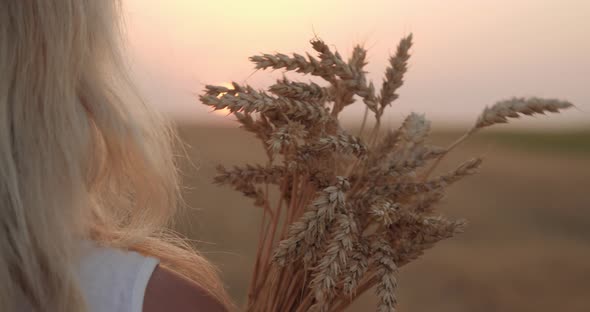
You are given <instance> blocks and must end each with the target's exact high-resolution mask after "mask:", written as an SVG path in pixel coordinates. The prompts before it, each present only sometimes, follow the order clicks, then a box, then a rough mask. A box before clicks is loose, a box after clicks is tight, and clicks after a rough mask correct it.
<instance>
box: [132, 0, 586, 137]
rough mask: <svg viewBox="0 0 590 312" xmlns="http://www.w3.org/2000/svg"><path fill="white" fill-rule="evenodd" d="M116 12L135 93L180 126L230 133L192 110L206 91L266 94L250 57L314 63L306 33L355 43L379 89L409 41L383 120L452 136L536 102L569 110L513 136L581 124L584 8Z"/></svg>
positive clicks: (267, 75) (434, 4)
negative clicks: (529, 99) (409, 120)
mask: <svg viewBox="0 0 590 312" xmlns="http://www.w3.org/2000/svg"><path fill="white" fill-rule="evenodd" d="M124 2H125V5H126V6H125V17H126V24H127V30H128V35H129V53H130V56H131V59H132V60H133V63H134V76H135V77H136V78H137V83H138V85H139V86H140V88H141V90H142V91H143V94H144V95H145V98H146V99H147V100H148V101H149V102H151V103H154V105H157V106H158V107H160V108H161V109H162V110H164V111H165V112H167V113H169V114H170V115H171V116H172V117H173V118H175V119H177V120H179V121H184V122H201V123H208V124H210V123H215V124H218V125H226V124H228V123H230V121H229V120H230V118H229V117H223V116H221V115H220V114H213V113H210V112H209V111H210V109H208V108H207V107H205V106H204V105H202V104H200V103H199V102H198V99H197V94H199V93H200V92H201V91H202V90H203V87H204V85H205V84H223V83H227V82H228V81H231V80H235V81H237V82H241V83H244V82H246V83H249V84H251V85H252V86H254V87H257V88H264V87H267V86H268V85H270V84H271V83H272V82H274V80H275V79H276V78H278V77H280V75H281V72H279V71H277V72H274V73H271V72H264V71H259V72H256V73H254V74H253V75H251V74H252V73H253V72H254V71H253V64H251V63H250V62H249V61H248V57H249V56H251V55H255V54H259V53H263V52H269V53H272V52H283V53H291V52H298V53H304V52H306V51H309V52H312V54H314V53H313V51H312V49H311V46H310V45H309V40H310V39H311V38H313V37H314V34H317V35H318V36H319V37H320V38H322V39H323V40H324V41H326V43H328V44H329V45H331V46H332V47H337V48H338V50H339V51H340V53H342V54H343V55H345V56H348V54H349V53H350V51H351V50H352V47H353V45H354V44H356V43H363V44H364V45H365V47H367V48H368V49H369V57H368V60H369V65H368V66H367V70H368V71H369V72H370V74H369V78H370V79H372V80H373V81H375V82H376V85H380V83H381V79H382V76H383V72H384V70H385V67H386V65H387V58H388V56H389V55H390V54H391V53H394V51H395V48H396V46H397V43H398V41H399V39H400V38H401V37H402V36H404V35H407V34H408V33H410V32H411V33H413V34H414V42H415V44H414V48H413V50H412V59H411V60H410V63H411V64H410V70H409V73H408V74H407V76H406V83H405V85H404V86H403V87H402V89H401V92H400V95H401V96H400V98H399V100H398V101H397V102H396V103H395V104H394V107H392V108H391V109H390V110H389V113H388V114H387V115H386V118H385V120H386V121H390V122H393V123H395V122H397V120H399V119H401V118H403V117H404V116H406V115H408V114H409V113H410V112H412V111H416V112H419V113H426V114H427V116H429V117H430V118H431V119H432V120H433V121H435V122H437V123H438V124H439V125H448V124H455V125H459V124H464V123H470V122H472V120H474V119H475V117H476V116H477V114H478V113H479V112H480V111H481V110H482V109H483V107H484V106H486V105H489V104H493V103H494V102H495V101H497V100H500V99H504V98H506V97H510V96H513V95H515V96H532V95H536V96H542V97H557V98H562V99H568V100H570V101H572V102H573V103H574V104H576V105H577V106H578V108H577V109H574V110H571V111H569V112H566V113H564V114H563V115H561V116H552V117H551V118H547V117H538V118H536V119H535V118H533V119H532V120H528V121H526V122H522V123H520V125H524V126H540V127H565V126H571V125H575V126H580V125H590V84H589V83H590V1H587V0H551V1H549V0H512V1H504V0H496V1H488V0H485V1H484V0H479V1H473V0H469V1H467V0H464V1H463V0H462V1H459V0H447V1H439V0H412V1H409V0H404V1H399V0H363V1H350V0H339V1H333V0H316V1H312V0H298V1H281V0H274V1H270V0H251V1H239V0H234V1H227V0H217V1H196V0H166V1H163V0H124ZM250 75H251V76H250ZM249 76H250V77H249ZM293 77H294V78H296V79H298V80H301V81H308V78H307V77H303V76H293ZM362 112H363V107H362V105H360V104H359V105H356V107H354V106H353V107H351V108H349V109H347V110H345V112H344V118H346V120H356V119H359V118H360V116H362Z"/></svg>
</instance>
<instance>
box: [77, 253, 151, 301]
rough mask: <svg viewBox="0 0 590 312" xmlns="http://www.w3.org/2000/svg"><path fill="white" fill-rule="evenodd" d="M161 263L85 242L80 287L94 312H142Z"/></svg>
mask: <svg viewBox="0 0 590 312" xmlns="http://www.w3.org/2000/svg"><path fill="white" fill-rule="evenodd" d="M158 263H159V261H158V260H157V259H155V258H152V257H146V256H143V255H141V254H139V253H136V252H131V251H124V250H120V249H116V248H109V247H101V246H98V245H96V244H94V243H93V242H83V246H82V248H81V256H80V265H79V275H78V276H79V283H80V287H81V289H82V293H83V295H84V297H85V299H86V304H87V306H88V310H89V311H91V312H103V311H104V312H107V311H109V312H142V310H143V302H144V295H145V291H146V288H147V285H148V282H149V281H150V278H151V276H152V273H153V272H154V270H155V268H156V267H157V265H158Z"/></svg>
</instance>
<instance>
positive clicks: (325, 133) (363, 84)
mask: <svg viewBox="0 0 590 312" xmlns="http://www.w3.org/2000/svg"><path fill="white" fill-rule="evenodd" d="M310 43H311V45H312V48H313V50H315V52H316V53H317V54H318V55H317V57H314V56H311V55H309V54H307V57H304V56H302V55H299V54H293V55H291V56H289V55H286V54H281V53H276V54H262V55H259V56H252V57H251V58H250V60H251V61H252V62H253V63H254V65H255V68H257V69H282V70H285V71H287V72H288V71H294V72H297V73H301V74H308V75H313V76H318V77H321V78H323V79H324V80H325V81H326V82H327V85H320V84H316V83H313V82H309V83H303V82H296V81H292V80H289V78H288V77H287V76H286V75H284V76H283V78H282V79H279V80H278V81H277V82H276V83H275V84H273V85H272V86H270V87H269V89H268V92H269V93H267V92H266V91H263V90H255V89H253V88H252V87H250V86H247V85H246V86H242V85H240V84H237V83H233V84H232V87H229V88H228V87H222V86H206V88H205V90H204V92H203V94H202V95H201V96H200V99H201V102H203V103H204V104H206V105H209V106H211V107H212V108H214V109H229V111H230V112H231V113H232V114H233V115H235V116H236V119H237V121H238V122H239V123H240V124H241V127H242V128H243V129H244V130H246V131H248V132H251V133H253V134H254V135H255V136H256V137H257V138H258V139H259V140H260V141H261V143H262V145H263V148H264V149H265V151H266V153H267V156H268V162H267V163H266V164H265V165H246V166H241V167H233V168H230V169H228V168H225V167H222V166H220V167H218V172H219V174H218V176H217V177H216V178H215V181H214V182H215V183H217V184H224V185H229V186H231V187H233V188H234V189H235V190H237V191H239V192H242V193H243V194H244V195H245V196H246V197H249V198H252V199H254V204H255V205H256V206H259V207H261V208H262V209H263V211H264V216H265V217H264V218H263V224H262V228H261V233H260V234H261V235H260V241H259V247H258V251H257V259H256V265H255V268H254V274H253V277H252V281H251V286H250V290H249V296H248V298H249V299H248V303H247V305H246V310H248V311H309V310H317V311H340V310H342V309H344V308H346V307H347V306H348V305H349V304H350V302H352V301H353V300H355V299H356V298H357V297H358V296H359V295H361V294H362V293H364V292H365V291H367V290H369V289H375V291H376V295H377V297H378V298H379V305H378V307H377V310H378V311H395V307H396V303H397V297H396V288H397V280H396V275H397V271H398V270H399V268H401V267H402V266H404V265H405V264H407V263H409V262H411V261H413V260H415V259H416V258H418V257H419V256H421V255H422V254H423V253H424V252H425V250H426V249H428V248H431V247H432V246H433V245H434V244H435V243H436V242H438V241H440V240H443V239H446V238H449V237H452V236H453V235H456V234H457V233H460V232H462V230H463V228H464V226H465V221H462V220H459V221H452V220H448V219H446V218H445V217H443V216H437V215H434V212H435V208H436V205H437V204H438V203H439V202H440V201H441V199H442V198H443V197H444V194H445V191H446V188H447V187H448V186H449V185H451V184H453V183H456V182H458V181H460V180H462V179H464V178H465V177H467V176H469V175H472V174H474V173H476V172H477V170H478V168H479V167H480V166H481V163H482V160H481V159H480V158H474V159H472V160H468V161H466V162H464V163H462V164H460V165H459V166H458V167H457V168H456V169H455V170H452V171H450V172H448V173H445V174H442V175H439V176H437V177H434V178H430V177H429V176H430V174H431V172H432V171H433V170H434V169H435V168H436V166H437V165H438V164H439V163H440V161H441V160H442V159H443V157H444V156H445V155H447V154H448V153H449V152H450V151H451V150H452V149H454V148H455V147H456V146H458V145H459V144H460V143H461V142H463V141H464V140H465V139H467V138H468V137H470V136H471V135H473V134H474V133H475V132H477V131H478V130H480V129H482V128H484V127H489V126H492V125H495V124H498V123H505V122H507V121H508V119H510V118H517V117H519V116H520V115H533V114H543V113H545V112H558V111H559V110H561V109H565V108H568V107H571V106H572V104H571V103H569V102H566V101H559V100H553V99H540V98H528V99H527V98H512V99H509V100H505V101H501V102H498V103H496V104H495V105H493V106H491V107H489V108H485V109H484V111H483V113H482V114H481V115H480V116H479V117H478V119H477V121H476V122H475V124H474V126H473V127H472V128H471V129H469V130H468V131H467V133H466V134H465V135H463V136H462V137H461V138H459V139H458V140H457V141H455V142H454V143H453V144H451V145H450V146H449V147H447V148H442V147H438V146H433V145H430V144H428V143H427V140H428V136H429V133H430V122H429V121H428V120H427V119H426V117H425V116H424V115H420V114H415V113H412V114H410V115H408V116H407V117H406V118H405V120H404V121H403V123H402V124H401V125H400V126H399V127H397V128H396V129H388V130H387V132H386V133H385V135H384V136H383V137H382V138H379V136H378V134H379V132H380V131H379V129H380V120H381V117H382V116H383V114H384V111H385V109H386V108H387V107H388V106H390V105H391V103H392V102H393V101H395V100H396V99H398V98H399V93H398V92H399V88H400V87H401V86H402V85H403V82H404V75H405V73H406V71H407V69H408V61H409V58H410V48H411V47H412V35H409V36H407V37H405V38H403V39H402V40H401V41H400V43H399V45H398V47H397V51H396V53H395V55H393V56H391V57H390V59H389V65H388V67H387V68H386V70H385V77H384V79H383V83H382V87H381V90H380V91H379V92H377V91H376V90H375V87H374V84H373V83H372V82H371V81H368V80H367V78H366V72H365V71H364V67H365V66H366V65H367V62H366V57H367V51H366V50H365V49H364V48H363V47H362V46H360V45H357V46H355V47H354V48H353V51H352V54H351V56H350V57H349V58H348V59H345V58H343V57H342V55H340V53H339V52H338V51H332V49H330V47H329V46H328V45H327V44H326V43H324V42H323V41H321V40H320V39H318V38H314V39H313V40H312V41H311V42H310ZM355 98H360V99H361V100H362V102H363V103H364V106H365V116H364V117H363V120H362V126H361V131H360V133H361V134H362V133H363V130H364V127H365V124H366V123H365V122H366V119H367V118H368V112H369V111H371V112H373V114H374V117H375V120H376V123H375V126H374V127H373V130H372V131H371V132H370V133H369V135H368V137H361V135H359V136H355V135H352V134H350V133H348V132H347V131H346V130H345V129H343V128H342V127H341V125H340V123H339V120H338V116H339V113H340V112H341V111H342V110H343V109H345V108H346V107H347V106H348V105H352V104H354V103H355ZM272 188H274V190H275V191H276V192H278V194H279V200H278V202H277V203H276V204H275V205H273V204H271V203H270V201H269V198H271V196H269V195H270V192H271V190H272Z"/></svg>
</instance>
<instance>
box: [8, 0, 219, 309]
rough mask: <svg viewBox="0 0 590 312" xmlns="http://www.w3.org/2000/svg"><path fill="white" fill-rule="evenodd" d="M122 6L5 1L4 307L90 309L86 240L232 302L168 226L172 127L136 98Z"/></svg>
mask: <svg viewBox="0 0 590 312" xmlns="http://www.w3.org/2000/svg"><path fill="white" fill-rule="evenodd" d="M119 11H120V3H118V2H117V1H95V0H50V1H48V0H27V1H14V0H0V200H1V203H0V249H1V255H0V285H3V286H6V285H12V287H2V289H1V290H0V307H1V308H2V310H3V311H10V310H13V308H15V304H17V302H16V299H15V298H19V297H23V296H24V297H25V298H27V300H28V301H29V302H30V303H31V304H32V306H33V307H34V309H35V310H38V311H83V310H84V309H85V308H84V302H83V300H82V296H81V294H80V293H79V288H78V285H77V284H76V279H75V273H76V270H75V268H76V252H77V250H76V246H78V242H79V241H80V240H82V239H92V240H95V241H96V242H98V243H99V244H102V245H107V246H113V247H118V248H123V249H133V250H136V251H139V252H142V253H144V254H148V255H152V256H156V257H158V258H160V259H161V260H162V264H163V265H164V266H168V267H169V268H171V269H173V270H175V271H177V272H179V273H181V274H183V275H184V276H186V277H187V278H189V279H191V280H193V281H195V282H197V283H199V284H201V285H204V286H205V287H203V288H205V289H208V290H209V291H210V292H211V295H212V296H214V297H216V298H217V299H219V300H220V301H226V295H225V293H224V291H223V287H221V284H220V283H219V280H218V279H217V277H216V275H215V272H214V270H213V268H212V267H211V266H210V265H209V264H208V263H207V262H206V261H205V260H204V259H202V258H201V257H200V256H199V255H198V254H196V253H195V252H193V251H192V250H191V249H190V248H189V247H188V246H187V245H186V244H185V243H183V241H182V240H180V239H178V238H176V237H175V236H174V235H171V234H166V231H164V230H162V227H163V226H165V225H166V223H167V222H168V220H169V219H170V217H171V216H172V215H173V214H174V213H175V208H176V206H177V203H176V201H177V198H178V181H177V173H176V168H175V164H174V159H173V157H172V152H171V149H172V144H171V142H172V139H173V138H174V135H173V132H172V131H171V128H170V127H169V126H168V125H167V124H166V122H165V121H164V120H163V119H162V118H161V117H160V116H159V115H158V114H157V113H155V112H154V111H152V109H151V108H150V107H149V106H147V105H145V104H144V103H143V102H142V101H141V100H140V99H139V97H137V96H135V92H133V87H132V86H131V84H130V83H129V82H128V81H129V80H128V78H127V77H126V74H125V72H124V71H123V70H122V69H124V68H125V67H126V66H125V64H124V62H122V61H121V58H120V53H119V51H118V50H119V47H120V46H121V44H120V42H119V38H120V32H121V29H120V28H119V25H118V20H119V16H118V14H119Z"/></svg>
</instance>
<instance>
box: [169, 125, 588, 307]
mask: <svg viewBox="0 0 590 312" xmlns="http://www.w3.org/2000/svg"><path fill="white" fill-rule="evenodd" d="M180 132H181V137H182V139H183V140H184V142H185V143H186V144H187V147H186V154H187V155H188V157H189V159H190V162H192V163H190V162H185V163H184V164H183V165H182V175H183V179H184V195H185V200H186V204H187V206H188V207H189V210H187V211H186V212H185V214H184V215H183V216H182V218H181V220H180V221H179V224H178V228H179V230H180V231H182V232H184V233H186V234H187V235H189V236H190V237H191V238H193V239H196V240H199V242H198V246H199V248H200V249H201V250H203V251H205V252H206V255H207V257H208V258H209V259H211V260H212V261H213V262H215V263H216V264H217V265H218V266H219V268H220V269H221V271H222V276H223V279H224V281H225V282H226V284H227V285H228V287H229V291H230V293H231V294H232V296H233V297H234V299H235V300H236V301H237V302H239V303H241V302H243V300H244V298H245V292H246V288H247V286H248V279H249V277H250V274H251V271H250V268H251V267H252V266H253V261H254V252H255V248H256V247H255V245H256V240H257V235H258V228H259V220H260V218H261V211H259V210H257V209H255V208H253V207H252V205H251V203H250V202H249V201H246V200H244V199H243V198H242V196H241V195H240V194H238V193H237V192H234V191H232V190H230V189H228V188H224V187H218V186H215V185H212V184H211V180H212V178H213V176H214V175H215V169H214V168H215V166H216V165H217V164H225V165H233V164H246V163H257V162H260V161H261V160H262V159H263V156H264V155H263V151H262V147H261V145H260V144H259V142H257V141H256V140H255V139H254V138H253V137H252V136H250V135H248V134H246V133H245V132H244V131H242V130H238V129H230V128H203V127H196V126H194V127H188V126H184V127H181V128H180ZM457 134H458V133H454V132H452V131H447V132H441V133H437V134H436V135H435V136H434V137H433V142H435V143H441V144H444V143H445V142H449V141H450V140H451V139H452V138H454V137H455V136H457ZM479 155H484V157H485V162H484V166H483V169H482V170H481V173H480V174H479V175H476V176H474V177H469V178H467V179H466V180H464V181H462V182H461V183H459V184H457V185H454V186H453V187H452V188H451V190H450V192H449V194H448V196H447V198H446V200H445V202H444V204H442V205H441V206H440V207H439V210H440V211H442V212H444V214H446V215H450V216H453V217H457V218H466V219H468V220H469V222H470V224H469V227H468V228H467V231H466V232H465V233H464V234H462V235H460V236H458V237H456V238H453V239H450V240H448V241H445V242H442V243H440V244H438V245H437V246H436V247H434V248H433V249H432V250H430V251H428V252H427V253H426V254H425V255H424V256H423V257H422V258H421V259H419V260H418V261H416V262H413V263H411V264H409V265H408V266H406V267H403V268H402V270H401V274H400V277H399V284H400V290H399V299H400V311H418V312H419V311H438V312H446V311H454V312H457V311H482V312H484V311H536V312H544V311H580V312H581V311H590V132H588V131H578V132H572V133H557V134H555V133H536V132H518V133H512V132H486V133H484V134H483V135H478V136H477V138H476V139H475V140H473V141H470V142H469V143H468V144H466V145H465V146H463V147H462V148H459V149H458V151H457V152H455V153H454V154H453V156H452V157H449V158H448V159H447V160H446V161H445V165H448V166H453V165H454V164H456V163H458V162H459V161H460V160H463V159H467V158H469V157H472V156H479ZM443 167H444V166H443ZM374 306H375V305H374V298H373V297H372V295H371V294H367V295H366V296H364V297H363V298H361V300H359V302H357V303H356V304H355V305H354V306H353V307H352V308H351V309H350V311H371V310H374Z"/></svg>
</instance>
